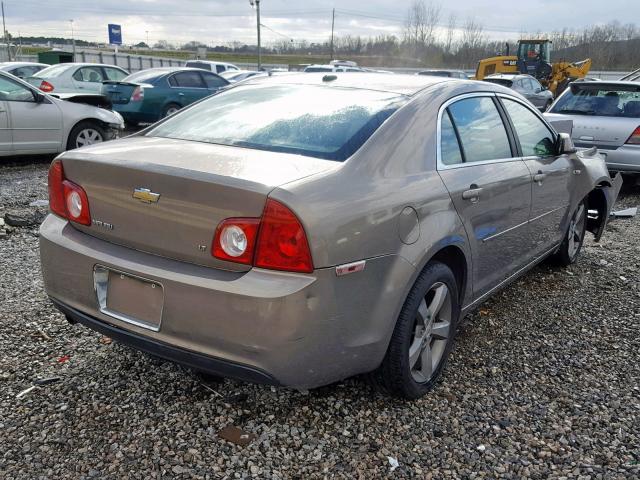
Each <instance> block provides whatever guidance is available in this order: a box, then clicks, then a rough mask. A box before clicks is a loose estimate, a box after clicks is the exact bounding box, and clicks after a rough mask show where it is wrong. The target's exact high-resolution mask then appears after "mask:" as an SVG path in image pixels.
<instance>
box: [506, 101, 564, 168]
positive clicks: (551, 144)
mask: <svg viewBox="0 0 640 480" xmlns="http://www.w3.org/2000/svg"><path fill="white" fill-rule="evenodd" d="M502 103H503V104H504V107H505V109H506V110H507V113H508V114H509V117H510V118H511V122H512V123H513V127H514V128H515V131H516V137H517V138H518V140H519V141H520V148H521V149H522V155H523V156H525V157H550V156H553V155H555V135H554V134H553V133H552V132H551V130H549V128H547V126H546V125H545V123H544V122H543V121H542V120H540V118H539V117H538V116H537V115H536V114H535V113H533V112H532V111H531V110H529V109H528V108H527V107H525V106H524V105H522V104H520V103H518V102H516V101H514V100H509V99H506V98H504V99H502Z"/></svg>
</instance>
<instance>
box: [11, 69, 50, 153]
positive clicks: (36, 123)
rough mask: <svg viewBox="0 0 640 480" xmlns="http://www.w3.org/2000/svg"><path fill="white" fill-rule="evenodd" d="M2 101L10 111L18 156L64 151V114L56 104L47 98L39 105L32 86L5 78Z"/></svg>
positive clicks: (15, 150)
mask: <svg viewBox="0 0 640 480" xmlns="http://www.w3.org/2000/svg"><path fill="white" fill-rule="evenodd" d="M0 99H2V100H4V101H5V102H4V103H5V104H6V106H7V109H8V112H9V119H10V120H9V122H10V128H11V139H12V143H13V150H14V152H15V153H17V154H19V153H21V152H24V151H30V152H41V153H53V152H58V151H59V150H60V147H61V142H62V114H61V112H60V109H59V108H58V106H57V105H56V104H54V103H53V102H52V101H51V100H49V99H48V98H46V97H45V98H44V99H43V100H42V101H41V102H36V96H35V92H34V91H32V90H31V89H30V88H29V87H26V86H25V85H22V84H20V83H18V82H15V81H13V80H11V79H8V78H4V77H0ZM2 115H6V113H2ZM4 140H5V141H6V138H5V139H4ZM3 143H4V142H3Z"/></svg>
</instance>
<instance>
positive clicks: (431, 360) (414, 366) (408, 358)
mask: <svg viewBox="0 0 640 480" xmlns="http://www.w3.org/2000/svg"><path fill="white" fill-rule="evenodd" d="M458 298H459V297H458V286H457V284H456V280H455V277H454V275H453V272H452V271H451V269H450V268H449V267H447V266H446V265H444V264H442V263H440V262H431V263H429V264H428V265H427V266H426V267H425V268H424V270H423V271H422V273H420V275H419V276H418V279H417V280H416V283H415V284H414V286H413V288H412V289H411V291H410V292H409V295H407V299H406V300H405V303H404V306H403V307H402V310H401V312H400V315H399V317H398V321H397V323H396V327H395V329H394V331H393V335H392V336H391V341H390V342H389V347H388V349H387V353H386V355H385V357H384V360H383V361H382V364H381V365H380V367H379V368H378V369H377V370H376V371H375V372H373V373H372V375H371V379H372V380H373V382H374V384H376V386H378V387H381V388H382V389H383V390H385V391H386V392H387V393H390V394H392V395H395V396H398V397H402V398H406V399H416V398H419V397H421V396H423V395H424V394H426V393H427V392H428V391H429V390H431V389H432V388H433V386H434V385H435V384H436V382H437V381H438V379H439V378H440V375H441V374H442V371H443V369H444V367H445V365H446V362H447V358H448V356H449V353H450V352H451V349H452V347H453V339H454V337H455V332H456V327H457V324H458V318H459V316H460V304H459V300H458Z"/></svg>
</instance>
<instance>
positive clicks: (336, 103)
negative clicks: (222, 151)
mask: <svg viewBox="0 0 640 480" xmlns="http://www.w3.org/2000/svg"><path fill="white" fill-rule="evenodd" d="M406 101H407V97H405V96H399V95H397V94H394V93H388V92H379V91H372V90H356V89H352V88H340V87H327V86H317V85H275V86H274V85H268V86H262V85H261V86H244V87H242V86H240V87H236V88H233V89H231V90H227V91H224V92H222V93H220V94H218V95H215V96H212V97H210V98H208V99H207V100H205V101H203V102H201V103H199V104H197V105H195V106H193V107H191V108H189V109H188V110H186V111H185V112H183V113H179V114H176V116H175V117H172V118H170V119H169V120H167V121H165V122H164V123H162V124H161V125H158V126H157V127H155V128H154V129H153V130H151V131H150V132H149V133H148V134H147V135H148V136H153V137H165V138H177V139H183V140H194V141H199V142H207V143H216V144H222V145H235V146H240V147H247V148H254V149H259V150H270V151H278V152H287V153H298V154H302V155H308V156H312V157H317V158H325V159H329V160H337V161H343V160H345V159H346V158H348V157H349V156H351V155H352V154H353V153H354V152H355V151H356V150H357V149H358V148H360V146H362V144H363V143H364V142H365V141H366V140H367V139H368V138H369V137H370V136H371V135H372V134H373V132H375V130H376V129H377V128H378V127H379V126H380V125H381V124H382V123H383V122H384V121H385V120H386V119H387V118H388V117H389V116H390V115H391V114H392V113H393V112H395V111H396V110H397V109H398V108H399V107H400V106H401V105H403V104H404V103H406Z"/></svg>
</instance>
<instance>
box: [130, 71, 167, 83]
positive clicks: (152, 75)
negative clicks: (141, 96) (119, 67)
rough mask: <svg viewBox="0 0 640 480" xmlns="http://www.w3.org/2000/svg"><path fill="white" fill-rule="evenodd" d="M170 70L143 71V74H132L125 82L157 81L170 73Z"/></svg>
mask: <svg viewBox="0 0 640 480" xmlns="http://www.w3.org/2000/svg"><path fill="white" fill-rule="evenodd" d="M168 72H169V70H142V71H141V72H137V73H132V74H131V75H129V76H127V77H124V78H123V79H122V81H123V82H138V83H143V82H148V81H152V80H155V79H156V78H158V77H159V76H161V75H164V74H165V73H168Z"/></svg>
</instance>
